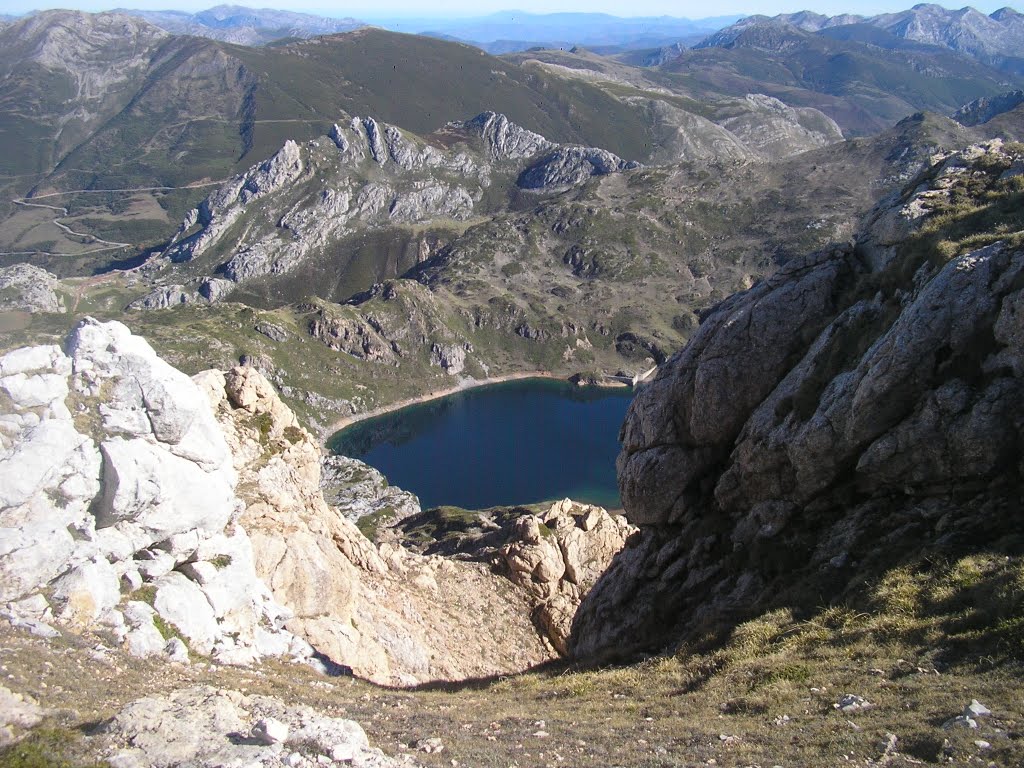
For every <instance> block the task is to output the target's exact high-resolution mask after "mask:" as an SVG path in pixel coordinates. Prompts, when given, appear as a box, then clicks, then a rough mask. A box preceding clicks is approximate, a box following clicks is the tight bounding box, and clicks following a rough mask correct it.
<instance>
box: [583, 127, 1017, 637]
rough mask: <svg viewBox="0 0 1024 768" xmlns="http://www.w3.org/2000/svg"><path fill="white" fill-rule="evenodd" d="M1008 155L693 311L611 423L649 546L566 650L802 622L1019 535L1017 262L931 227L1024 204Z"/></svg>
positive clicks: (597, 596)
mask: <svg viewBox="0 0 1024 768" xmlns="http://www.w3.org/2000/svg"><path fill="white" fill-rule="evenodd" d="M1014 162H1016V161H1015V159H1014V158H1012V157H1009V156H1007V155H1006V154H1005V153H1004V152H1003V150H1002V147H1001V145H1000V144H999V143H998V142H997V143H993V144H991V145H988V146H981V147H974V148H970V149H969V150H967V151H965V152H963V153H960V154H957V155H954V156H952V157H945V158H941V159H940V162H939V163H938V164H937V165H935V166H934V167H933V168H932V169H931V170H930V171H929V172H927V173H926V174H925V175H924V177H922V178H920V179H918V180H917V182H915V184H914V185H912V186H911V187H910V188H909V189H908V191H907V192H906V193H904V195H903V196H902V197H898V198H896V199H893V200H887V201H885V202H884V203H883V204H880V206H879V207H878V209H877V210H876V211H874V212H873V213H872V215H871V216H870V217H869V218H868V220H867V222H866V223H865V227H864V231H863V232H862V234H861V236H860V237H859V239H858V242H857V243H855V244H850V245H848V246H839V247H836V248H834V249H832V250H829V251H824V252H821V253H816V254H813V255H811V256H808V257H806V258H802V259H797V260H794V261H792V262H790V263H788V264H787V265H786V266H785V267H783V269H781V270H780V271H779V272H778V273H777V274H776V275H775V276H774V277H772V278H770V279H769V280H767V281H765V282H763V283H760V284H758V285H757V286H755V287H754V288H752V289H750V290H749V291H747V292H745V293H742V294H738V295H736V296H733V297H732V298H730V299H728V300H726V301H725V302H723V303H722V304H720V305H718V306H717V307H715V308H714V309H713V310H711V311H710V312H709V313H708V314H707V316H706V317H704V319H703V323H702V325H701V327H700V329H699V332H698V333H697V334H696V336H695V337H694V338H693V339H692V341H691V342H690V344H689V345H688V346H687V347H686V348H685V349H684V350H683V351H681V352H680V353H678V354H677V355H675V356H674V357H673V358H671V359H670V360H669V361H668V362H666V363H665V364H664V365H663V366H662V367H661V369H660V370H659V372H658V375H657V377H656V378H655V379H654V380H653V381H652V382H651V383H650V384H648V385H647V386H646V387H645V388H644V389H643V390H641V391H640V392H639V394H638V395H637V398H636V400H635V401H634V403H633V405H632V407H631V409H630V411H629V414H628V416H627V419H626V422H625V424H624V426H623V428H622V435H621V436H622V442H623V447H622V453H621V454H620V457H619V460H618V470H619V481H620V488H621V491H622V498H623V505H624V507H625V510H626V515H627V517H628V519H629V520H630V521H631V522H633V523H636V524H637V525H639V526H641V528H642V533H641V535H639V536H637V537H636V538H635V540H633V541H632V542H631V546H629V547H627V548H626V549H625V550H624V551H623V552H622V553H621V554H620V555H619V556H618V557H617V558H616V561H615V563H613V565H612V568H611V569H610V570H609V571H608V573H606V574H605V576H604V577H603V578H602V580H601V581H600V582H599V583H598V585H597V586H596V587H595V588H594V590H593V591H592V592H591V594H590V595H589V597H588V598H587V600H586V601H585V602H584V605H583V607H582V608H581V610H580V612H579V614H578V615H577V618H576V622H575V625H574V634H573V638H572V643H571V645H572V649H573V651H574V652H575V653H576V654H578V655H583V656H586V655H594V654H612V653H621V652H629V651H635V650H638V649H640V648H653V647H658V646H659V645H664V644H665V643H667V642H671V641H677V640H680V639H686V638H695V637H698V636H700V635H702V634H706V633H709V632H713V631H715V630H716V629H719V628H724V627H727V626H729V625H730V623H732V622H734V621H735V620H736V619H739V618H742V617H743V616H745V615H749V614H750V613H752V612H754V611H758V610H762V609H764V608H766V607H769V606H771V605H780V604H781V605H787V606H791V607H795V608H797V609H800V608H813V607H815V606H816V605H820V602H821V601H822V600H825V601H828V600H830V599H833V598H841V597H842V596H844V595H847V594H848V593H850V592H855V591H856V589H857V584H862V583H863V581H864V579H867V578H872V577H874V576H877V575H879V574H881V573H882V572H884V570H885V569H886V568H887V567H890V566H892V565H893V564H895V563H898V562H900V561H901V559H903V558H909V557H913V556H914V554H915V553H919V552H921V551H922V549H923V548H926V547H927V548H934V549H935V550H936V551H938V552H949V551H952V550H957V549H958V548H960V549H962V548H968V549H969V548H971V547H978V546H982V545H983V544H984V543H985V542H986V541H990V540H992V539H994V538H998V536H999V535H1000V534H1002V533H1005V532H1007V531H1010V530H1012V529H1014V528H1015V527H1017V526H1019V521H1020V504H1021V498H1022V476H1024V460H1022V455H1024V454H1022V451H1021V445H1022V444H1024V443H1022V439H1024V415H1022V411H1021V408H1020V402H1021V397H1022V396H1024V250H1022V249H1021V248H1020V246H1019V245H1014V241H1010V242H996V243H994V244H991V245H987V246H985V247H981V248H978V249H977V250H974V251H971V252H968V253H966V254H964V255H960V256H956V257H953V258H950V256H949V255H944V254H949V251H950V250H951V249H952V248H954V247H955V246H953V245H951V244H950V242H948V241H945V244H943V242H938V243H937V244H936V243H934V242H933V241H935V240H938V239H939V238H938V236H937V235H935V236H931V235H928V234H927V232H929V231H934V230H928V229H927V228H928V227H933V228H934V227H942V226H945V225H944V223H943V222H948V221H949V220H950V219H951V218H952V216H951V215H950V214H949V211H955V210H956V205H957V202H958V201H959V200H961V199H962V196H963V195H970V194H973V195H977V196H978V197H977V199H978V200H979V201H981V200H985V201H987V202H986V203H984V204H988V205H995V206H999V205H1001V204H1002V202H993V200H996V201H1010V200H1012V199H1013V198H1012V195H1014V194H1018V195H1019V193H1016V192H1014V191H1013V189H1015V187H1014V186H1013V182H1012V181H1011V179H1010V175H1009V174H1011V173H1012V170H1011V171H1003V170H1002V169H1004V168H1011V169H1012V167H1013V164H1014ZM978 190H983V192H982V193H979V192H978ZM1000 195H1002V196H1003V197H1000ZM979 204H981V203H980V202H979ZM993 210H996V211H997V210H999V209H998V207H997V208H995V209H993ZM934 212H940V213H945V214H946V215H947V217H948V218H946V219H941V218H940V219H939V220H937V221H933V220H932V214H933V213H934ZM953 220H955V219H953ZM957 231H958V230H956V229H955V228H954V229H951V230H949V231H948V232H949V235H950V236H952V235H955V233H956V232H957ZM961 236H962V235H961ZM930 237H931V239H929V238H930ZM992 239H994V238H992ZM964 242H965V243H967V242H971V241H968V240H965V241H964Z"/></svg>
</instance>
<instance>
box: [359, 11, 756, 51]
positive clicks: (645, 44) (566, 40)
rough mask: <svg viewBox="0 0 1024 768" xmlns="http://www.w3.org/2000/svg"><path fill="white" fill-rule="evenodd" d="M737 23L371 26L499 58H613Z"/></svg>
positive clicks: (597, 16) (527, 17)
mask: <svg viewBox="0 0 1024 768" xmlns="http://www.w3.org/2000/svg"><path fill="white" fill-rule="evenodd" d="M740 18H742V17H741V16H739V15H733V16H717V17H712V18H704V19H684V18H677V17H672V16H649V17H633V18H622V17H618V16H610V15H608V14H604V13H548V14H531V13H522V12H519V11H502V12H501V13H495V14H492V15H490V16H483V17H479V18H470V19H450V20H439V19H380V20H379V21H377V23H379V24H380V25H381V26H383V27H385V28H387V29H390V30H393V31H396V32H411V33H418V34H429V35H432V36H436V37H441V38H445V39H453V40H460V41H462V42H467V43H472V44H473V45H476V46H478V47H480V48H483V49H484V50H485V51H487V52H488V53H494V54H501V53H512V52H515V51H525V50H528V49H529V48H532V47H544V48H572V47H573V46H582V47H585V48H590V49H597V50H601V51H602V52H617V51H625V50H635V49H638V48H655V47H659V46H665V45H672V44H673V43H677V42H680V41H685V42H688V43H690V44H692V43H696V42H698V41H699V40H700V39H702V38H704V37H706V36H707V35H708V34H709V33H711V32H714V31H716V30H719V29H721V28H722V27H724V26H726V25H728V24H732V23H733V22H735V21H737V20H739V19H740Z"/></svg>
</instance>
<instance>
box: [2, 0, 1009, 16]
mask: <svg viewBox="0 0 1024 768" xmlns="http://www.w3.org/2000/svg"><path fill="white" fill-rule="evenodd" d="M915 2H916V0H903V1H902V2H901V1H900V0H719V1H718V2H715V3H708V2H702V1H701V0H628V1H627V0H444V2H435V3H424V2H423V0H378V2H371V1H370V0H288V1H287V2H285V1H284V0H278V1H277V2H275V0H250V1H249V2H244V1H240V0H235V4H237V5H247V6H249V7H252V8H286V9H287V10H290V11H304V12H308V13H316V14H320V15H323V16H355V17H361V18H383V17H386V16H390V15H394V16H414V17H424V16H429V17H439V16H469V15H472V16H479V15H482V14H486V13H491V12H493V11H499V10H507V9H510V8H515V9H518V10H523V11H529V12H533V13H553V12H556V11H600V12H603V13H611V14H614V15H616V16H660V15H667V16H685V17H689V18H702V17H707V16H721V15H725V14H749V13H764V14H769V15H772V14H776V13H783V12H788V11H800V10H805V9H807V10H813V11H818V12H819V13H830V14H834V13H841V12H845V13H861V14H873V13H881V12H883V11H898V10H904V9H905V8H909V7H910V6H911V5H914V3H915ZM218 4H219V3H218V0H115V2H110V1H109V0H106V1H104V0H55V2H51V3H47V2H40V0H0V13H24V12H26V11H30V10H35V9H40V8H78V9H81V10H85V11H99V10H108V9H110V8H114V7H123V8H136V9H146V10H168V9H169V10H181V11H198V10H202V9H204V8H210V7H212V6H214V5H218ZM942 4H943V5H945V6H946V7H948V8H954V7H957V8H958V7H962V6H961V5H959V4H957V5H954V4H952V3H942ZM1008 4H1010V5H1013V4H1012V3H1008V2H1007V1H1006V0H1002V1H1001V2H1000V0H992V1H991V2H974V3H970V5H972V6H973V7H974V8H977V9H978V10H979V11H983V12H985V13H991V12H992V11H994V10H996V9H998V8H1001V7H1003V6H1005V5H1008ZM1019 6H1020V4H1019V3H1018V4H1017V6H1016V7H1019Z"/></svg>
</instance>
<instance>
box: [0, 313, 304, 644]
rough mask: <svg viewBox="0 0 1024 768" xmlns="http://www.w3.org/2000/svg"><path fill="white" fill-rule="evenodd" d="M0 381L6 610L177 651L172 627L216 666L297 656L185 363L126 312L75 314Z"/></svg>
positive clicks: (227, 460)
mask: <svg viewBox="0 0 1024 768" xmlns="http://www.w3.org/2000/svg"><path fill="white" fill-rule="evenodd" d="M0 392H2V394H0V398H2V406H3V407H2V412H3V415H2V417H0V488H2V491H0V528H2V530H3V532H4V533H3V536H2V538H0V542H2V543H0V552H2V554H3V557H2V558H0V601H2V602H3V603H6V604H7V613H8V615H9V616H10V617H11V618H12V620H14V621H15V622H16V623H17V622H22V623H26V624H27V626H29V628H31V629H34V630H37V631H39V632H40V633H43V634H46V633H52V631H53V630H52V629H49V628H48V627H47V626H46V623H45V622H46V621H48V620H51V619H52V618H56V620H58V621H59V622H60V623H62V624H64V625H66V626H69V627H73V628H75V627H77V628H89V627H94V626H104V627H107V628H109V629H110V630H111V631H112V632H113V633H114V634H115V635H116V636H117V637H118V638H119V639H120V640H122V641H123V642H124V643H125V644H126V645H127V646H128V647H129V648H130V649H131V650H132V652H133V653H136V654H138V655H143V656H145V655H151V654H155V653H164V652H166V653H168V654H169V655H173V654H179V653H180V650H179V646H178V644H177V643H175V642H174V641H173V638H171V637H166V636H165V635H168V634H174V635H175V636H180V637H184V638H185V639H186V640H187V641H188V643H189V645H190V646H191V647H192V648H193V649H194V650H195V651H197V652H199V653H202V654H206V655H212V656H213V657H214V658H217V659H219V660H221V661H224V662H228V663H240V662H246V661H252V660H254V659H256V658H259V657H260V656H264V655H280V654H284V653H288V652H289V651H291V652H293V653H298V654H307V655H308V652H309V649H308V646H305V644H304V643H301V642H298V641H295V639H294V638H293V637H292V636H291V635H290V634H289V633H288V632H286V631H284V630H282V629H281V622H282V620H283V618H284V617H285V616H286V615H287V611H286V610H285V609H283V608H282V607H281V606H280V605H279V604H278V603H276V602H274V600H273V599H272V598H271V595H270V592H269V591H268V590H267V588H266V587H265V586H264V585H263V584H262V583H261V582H260V581H259V579H258V578H257V577H256V572H255V570H254V568H253V559H252V551H251V547H250V542H249V539H248V537H247V536H246V535H245V532H244V531H243V530H241V529H239V528H237V527H236V526H235V522H236V520H237V517H238V513H239V512H240V511H241V509H240V505H239V503H238V499H237V497H236V496H235V485H236V482H237V476H236V474H235V470H234V468H233V467H232V464H231V454H230V453H229V451H228V446H227V444H226V443H225V441H224V437H223V435H222V434H221V431H220V429H219V428H218V426H217V424H216V422H215V421H214V420H213V416H212V414H211V413H210V410H209V407H208V405H207V403H206V400H205V398H204V397H203V395H202V394H201V392H200V391H199V390H198V389H197V388H196V386H195V385H194V384H193V383H192V382H191V381H190V380H189V378H188V377H187V376H185V375H184V374H182V373H180V372H179V371H177V370H175V369H174V368H172V367H171V366H169V365H168V364H167V363H165V362H163V361H162V360H160V359H159V358H158V357H157V356H156V354H155V353H154V352H153V350H152V349H151V348H150V346H149V345H148V344H147V343H146V342H145V341H144V340H142V339H141V338H139V337H137V336H132V335H131V333H130V332H129V331H128V329H127V328H125V327H124V326H123V325H121V324H119V323H108V324H106V325H101V324H98V323H96V322H94V321H85V322H83V323H81V324H79V325H78V326H76V328H75V330H74V331H73V332H72V334H71V335H70V337H69V338H68V342H67V352H66V354H65V352H64V351H62V350H61V349H60V348H58V347H54V346H51V347H28V348H23V349H20V350H16V351H13V352H10V353H8V354H6V355H4V356H3V357H2V358H0ZM51 609H52V611H51ZM161 628H162V629H163V632H161ZM169 641H171V642H169Z"/></svg>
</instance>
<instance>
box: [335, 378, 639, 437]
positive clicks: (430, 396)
mask: <svg viewBox="0 0 1024 768" xmlns="http://www.w3.org/2000/svg"><path fill="white" fill-rule="evenodd" d="M522 379H549V380H553V381H566V382H567V381H568V378H566V377H564V376H558V375H556V374H554V373H551V371H520V372H519V373H507V374H505V375H503V376H492V377H490V378H486V379H464V380H463V381H460V382H459V383H458V384H456V385H455V386H452V387H446V388H445V389H436V390H434V391H432V392H428V393H426V394H425V395H419V396H417V397H409V398H406V399H405V400H398V401H396V402H394V403H391V404H390V405H385V406H381V407H380V408H374V409H373V410H372V411H366V412H365V413H354V414H352V415H351V416H346V417H344V418H341V419H338V420H337V421H334V422H332V423H331V424H330V425H329V426H328V427H327V429H326V430H325V433H324V436H323V439H322V442H323V443H324V444H325V445H326V443H327V441H328V440H329V439H330V438H331V437H332V436H333V435H334V434H335V433H336V432H338V431H339V430H342V429H344V428H345V427H349V426H352V425H353V424H357V423H358V422H360V421H365V420H366V419H372V418H375V417H377V416H383V415H384V414H386V413H391V412H392V411H398V410H401V409H402V408H407V407H408V406H410V405H419V404H421V403H429V402H430V401H431V400H438V399H440V398H442V397H448V396H449V395H454V394H456V393H458V392H465V391H466V390H468V389H476V388H478V387H486V386H489V385H491V384H501V383H503V382H506V381H521V380H522ZM586 386H593V387H607V388H609V389H615V388H618V387H628V386H629V385H628V384H625V383H621V384H618V383H616V384H609V383H598V384H587V385H586Z"/></svg>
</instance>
